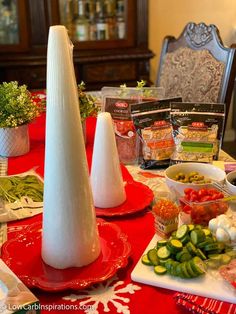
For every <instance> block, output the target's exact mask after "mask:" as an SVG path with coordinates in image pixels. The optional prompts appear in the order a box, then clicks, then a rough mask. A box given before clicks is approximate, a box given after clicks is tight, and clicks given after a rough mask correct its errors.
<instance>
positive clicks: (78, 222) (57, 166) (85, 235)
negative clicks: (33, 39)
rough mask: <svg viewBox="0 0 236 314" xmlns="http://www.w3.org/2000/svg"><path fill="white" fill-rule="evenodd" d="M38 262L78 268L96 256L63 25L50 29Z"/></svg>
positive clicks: (69, 50) (96, 238) (96, 241)
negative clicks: (42, 201)
mask: <svg viewBox="0 0 236 314" xmlns="http://www.w3.org/2000/svg"><path fill="white" fill-rule="evenodd" d="M46 119H47V120H46V149H45V181H44V212H43V236H42V258H43V260H44V262H45V263H46V264H48V265H50V266H52V267H54V268H58V269H64V268H68V267H80V266H84V265H87V264H89V263H91V262H93V261H94V260H95V259H96V258H97V257H98V255H99V253H100V240H99V236H98V230H97V224H96V216H95V210H94V205H93V198H92V192H91V186H90V182H89V173H88V166H87V159H86V152H85V146H84V140H83V132H82V126H81V118H80V112H79V104H78V94H77V86H76V80H75V73H74V67H73V61H72V47H71V43H70V41H69V37H68V35H67V31H66V28H65V27H64V26H60V25H58V26H52V27H50V31H49V39H48V55H47V116H46Z"/></svg>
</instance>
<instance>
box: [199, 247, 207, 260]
mask: <svg viewBox="0 0 236 314" xmlns="http://www.w3.org/2000/svg"><path fill="white" fill-rule="evenodd" d="M197 256H199V257H200V258H201V259H202V260H206V259H207V257H206V255H205V254H204V253H203V252H202V250H201V249H197Z"/></svg>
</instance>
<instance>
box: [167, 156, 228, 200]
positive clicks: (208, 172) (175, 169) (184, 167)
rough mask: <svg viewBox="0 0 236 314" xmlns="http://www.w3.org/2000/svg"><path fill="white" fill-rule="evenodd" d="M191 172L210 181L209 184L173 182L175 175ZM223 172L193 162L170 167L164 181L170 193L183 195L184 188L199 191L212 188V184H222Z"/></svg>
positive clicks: (210, 166)
mask: <svg viewBox="0 0 236 314" xmlns="http://www.w3.org/2000/svg"><path fill="white" fill-rule="evenodd" d="M192 171H196V172H198V173H199V174H200V175H203V176H204V177H205V178H206V179H210V180H211V181H212V182H211V183H201V184H196V183H183V182H178V181H176V180H174V177H175V175H177V174H178V173H180V172H183V173H186V174H187V173H190V172H192ZM225 176H226V174H225V172H224V171H223V170H222V169H220V168H218V167H216V166H213V165H211V164H204V163H195V162H186V163H181V164H176V165H173V166H170V167H169V168H167V169H166V171H165V179H166V184H167V186H168V188H169V189H170V191H173V192H174V193H176V192H178V194H180V195H183V194H184V189H186V188H193V189H195V190H199V189H202V188H208V187H212V186H213V185H212V183H214V182H217V183H223V182H224V180H225Z"/></svg>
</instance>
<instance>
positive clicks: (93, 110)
mask: <svg viewBox="0 0 236 314" xmlns="http://www.w3.org/2000/svg"><path fill="white" fill-rule="evenodd" d="M85 88H86V86H85V83H84V82H83V81H82V82H81V83H80V84H79V85H78V95H79V107H80V116H81V120H82V121H84V120H85V119H86V118H87V117H91V116H96V115H97V113H98V111H99V108H98V107H97V106H96V98H95V97H94V96H92V95H90V94H87V93H85V92H84V90H85Z"/></svg>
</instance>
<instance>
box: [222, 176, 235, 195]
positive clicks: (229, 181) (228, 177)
mask: <svg viewBox="0 0 236 314" xmlns="http://www.w3.org/2000/svg"><path fill="white" fill-rule="evenodd" d="M233 179H235V180H236V170H235V171H231V172H229V173H228V174H227V176H226V180H225V181H226V186H227V187H228V189H229V191H230V192H231V193H232V194H233V195H236V186H235V185H233V184H232V183H231V182H232V180H233Z"/></svg>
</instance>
